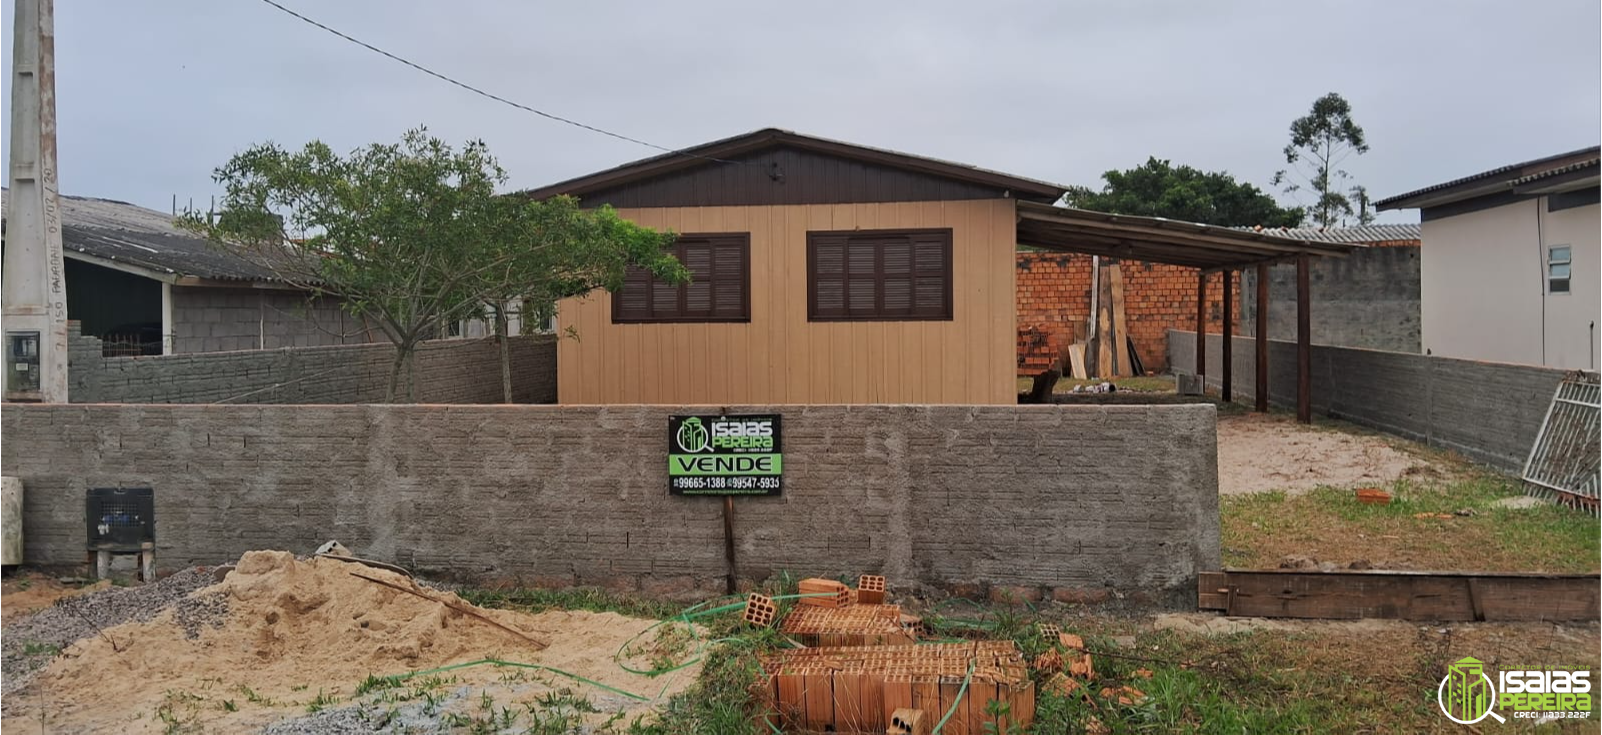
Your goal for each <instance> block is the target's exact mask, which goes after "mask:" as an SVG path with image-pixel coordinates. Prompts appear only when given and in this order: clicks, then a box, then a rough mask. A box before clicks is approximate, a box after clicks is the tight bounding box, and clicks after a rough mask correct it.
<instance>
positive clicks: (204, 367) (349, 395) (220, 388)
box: [68, 323, 556, 404]
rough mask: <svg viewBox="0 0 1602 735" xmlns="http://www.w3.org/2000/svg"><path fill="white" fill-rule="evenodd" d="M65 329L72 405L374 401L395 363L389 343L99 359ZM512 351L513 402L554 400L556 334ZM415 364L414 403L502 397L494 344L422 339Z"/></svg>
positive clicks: (96, 344)
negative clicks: (68, 349) (68, 336)
mask: <svg viewBox="0 0 1602 735" xmlns="http://www.w3.org/2000/svg"><path fill="white" fill-rule="evenodd" d="M70 329H71V334H70V340H69V347H70V365H69V367H68V375H69V379H70V380H71V385H70V387H69V393H68V395H69V399H70V400H71V401H72V402H73V403H219V402H224V403H336V404H342V403H378V402H381V401H383V400H384V393H385V389H386V388H387V387H388V384H389V371H390V364H391V363H392V362H393V361H394V358H395V348H394V346H393V345H391V344H389V343H388V342H385V343H383V344H370V345H330V346H324V347H288V348H283V349H276V350H238V351H233V352H202V353H190V354H179V355H152V356H145V357H103V356H101V344H100V340H98V339H95V338H94V337H84V336H81V335H80V334H78V331H77V330H78V327H77V324H76V323H70ZM510 350H511V363H512V397H513V400H514V402H517V403H555V402H556V342H555V338H554V337H549V336H543V335H539V336H528V337H512V338H511V343H510ZM414 361H415V373H416V402H418V403H500V402H502V400H503V398H504V396H503V393H502V390H501V363H500V346H499V345H498V344H496V342H495V340H494V339H491V338H483V339H446V340H435V341H431V342H424V343H423V344H422V345H421V346H419V347H418V348H417V353H416V356H415V358H414ZM397 400H405V399H404V398H399V399H397Z"/></svg>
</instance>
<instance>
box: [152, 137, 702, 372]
mask: <svg viewBox="0 0 1602 735" xmlns="http://www.w3.org/2000/svg"><path fill="white" fill-rule="evenodd" d="M506 178H507V177H506V172H505V171H503V170H502V169H501V167H500V166H499V164H497V163H496V162H495V159H494V158H493V157H492V156H490V154H489V151H488V148H487V147H486V146H485V144H484V143H483V142H482V141H471V142H469V143H467V144H466V145H465V146H463V147H462V149H461V150H460V151H457V150H455V149H453V148H452V147H451V146H450V145H448V144H446V143H445V142H444V141H441V140H440V139H438V138H434V137H432V136H429V135H428V134H427V131H426V130H424V129H422V128H418V129H416V130H411V131H408V132H407V133H406V134H405V135H404V136H403V137H402V138H401V141H400V142H399V143H396V144H374V145H370V146H366V147H363V148H359V149H357V150H355V151H353V152H351V153H350V154H349V155H347V156H340V155H338V154H336V153H334V152H333V150H332V149H331V148H330V147H329V146H328V145H327V144H325V143H322V142H320V141H313V142H311V143H308V144H306V145H305V147H303V148H302V149H301V150H299V151H290V150H286V149H284V148H281V147H279V146H278V145H276V144H273V143H265V144H261V145H257V146H253V147H251V148H250V149H248V150H246V151H244V152H243V153H239V154H238V155H235V156H234V157H233V158H232V159H231V160H229V162H228V163H227V164H225V165H223V166H222V167H221V168H218V169H217V170H216V172H215V179H216V181H217V182H218V183H219V184H221V185H223V187H224V190H225V192H224V194H223V198H222V208H221V215H220V216H217V217H212V216H211V215H209V214H207V213H198V212H190V213H186V214H185V215H184V216H183V217H182V218H181V219H180V224H181V225H182V226H185V227H187V228H189V229H192V230H194V231H197V232H200V233H201V234H204V235H206V236H207V237H209V238H210V239H212V240H213V241H214V242H216V243H218V245H219V247H225V248H228V249H229V250H230V251H232V252H234V253H236V254H238V255H240V256H242V257H244V258H245V259H247V260H249V261H251V262H253V263H256V264H257V265H260V266H262V267H264V268H266V269H268V270H270V271H271V272H272V273H274V274H275V275H276V276H277V277H278V278H280V279H282V280H283V281H284V282H285V283H288V284H290V285H292V286H295V287H297V288H299V289H302V290H304V291H306V292H307V293H308V294H309V296H308V298H317V297H333V298H336V299H338V300H339V302H340V303H341V305H342V307H343V308H344V309H345V310H346V311H347V312H348V313H350V314H351V315H352V316H354V317H357V318H358V319H361V320H362V321H364V322H367V323H372V324H376V325H377V326H378V327H379V328H380V329H381V330H382V332H383V333H384V335H385V336H386V337H388V338H389V340H390V341H391V342H392V343H394V345H395V359H394V361H393V363H392V364H391V368H390V375H389V385H388V389H387V390H386V392H385V400H386V401H387V402H394V401H395V400H396V399H397V397H398V396H399V394H400V388H401V385H400V379H401V376H402V375H403V374H404V375H405V376H406V377H407V381H406V396H407V398H408V399H414V398H415V395H414V386H415V380H413V375H412V373H413V372H414V369H413V368H412V363H413V359H412V358H413V356H414V352H415V350H416V347H417V345H418V343H419V342H421V341H423V340H425V339H429V338H432V337H435V336H437V335H438V334H440V333H441V332H442V331H444V329H445V328H446V325H448V324H450V323H452V322H455V321H458V320H460V319H464V318H468V317H473V316H478V315H480V314H482V313H483V308H484V305H485V304H486V303H495V304H504V303H506V302H507V301H509V300H511V299H513V298H522V297H527V298H530V299H532V300H534V301H535V302H536V303H548V304H554V303H555V302H556V300H558V299H561V298H566V297H569V296H578V295H581V294H584V293H587V292H589V291H590V290H592V289H596V288H607V289H614V288H619V287H621V285H622V283H623V276H624V273H625V271H626V269H627V268H628V267H629V266H639V267H643V268H645V269H647V270H649V271H650V272H651V273H652V274H653V275H655V276H657V277H659V278H662V279H664V280H666V281H668V282H673V283H679V282H682V281H684V280H685V278H686V277H687V273H686V271H685V269H684V267H683V266H682V265H680V264H679V263H678V261H677V260H675V259H674V258H673V257H672V256H671V255H669V254H668V251H667V250H666V246H667V245H669V244H671V243H672V242H673V237H674V236H673V234H672V233H663V232H657V231H655V230H651V229H649V228H645V227H640V226H638V225H635V224H633V223H630V222H627V221H625V220H623V219H622V218H620V217H618V215H617V213H616V212H615V211H613V210H612V209H611V208H609V207H602V208H599V209H593V210H585V209H580V208H579V206H578V202H577V201H576V200H574V199H572V198H569V197H556V198H553V199H549V200H546V201H531V200H529V199H527V198H525V197H522V196H517V195H502V194H498V193H496V187H497V186H499V185H502V184H504V183H505V181H506ZM504 337H505V335H504V333H503V335H502V338H503V343H504ZM503 349H504V348H503ZM503 355H504V352H503ZM505 373H506V366H505V365H504V364H503V375H504V374H505ZM504 382H505V381H504V379H503V383H504ZM508 393H509V391H508ZM507 398H508V400H509V399H510V395H508V396H507Z"/></svg>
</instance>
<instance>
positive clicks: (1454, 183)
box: [1374, 146, 1602, 209]
mask: <svg viewBox="0 0 1602 735" xmlns="http://www.w3.org/2000/svg"><path fill="white" fill-rule="evenodd" d="M1599 152H1602V146H1591V147H1590V148H1581V149H1579V150H1573V151H1569V152H1567V153H1559V154H1557V155H1555V156H1545V157H1543V158H1537V159H1534V160H1530V161H1524V162H1523V163H1515V164H1512V165H1510V166H1499V167H1497V168H1493V169H1491V170H1489V171H1481V172H1480V173H1477V174H1474V175H1472V176H1464V177H1463V178H1461V179H1453V180H1451V181H1448V182H1445V183H1442V184H1435V185H1434V186H1426V187H1424V188H1422V189H1415V190H1413V191H1410V192H1407V193H1405V194H1397V195H1396V196H1392V197H1386V198H1384V199H1381V200H1379V201H1377V202H1374V206H1375V207H1376V208H1378V209H1395V208H1399V206H1398V205H1403V206H1405V203H1406V201H1407V200H1409V199H1413V198H1416V197H1419V196H1422V195H1424V194H1433V193H1436V192H1441V191H1445V190H1447V189H1452V188H1455V187H1459V186H1463V185H1465V184H1472V183H1475V182H1486V183H1491V182H1493V181H1494V180H1495V179H1497V178H1498V177H1500V178H1502V179H1505V180H1509V181H1511V180H1512V179H1516V178H1519V177H1520V176H1522V175H1525V172H1526V170H1527V169H1529V168H1530V167H1538V166H1542V165H1545V164H1548V163H1552V162H1556V161H1561V160H1564V159H1567V158H1574V157H1577V156H1588V157H1589V158H1595V157H1596V156H1597V154H1598V153H1599ZM1529 173H1530V174H1531V175H1536V174H1539V173H1542V172H1540V171H1534V172H1529Z"/></svg>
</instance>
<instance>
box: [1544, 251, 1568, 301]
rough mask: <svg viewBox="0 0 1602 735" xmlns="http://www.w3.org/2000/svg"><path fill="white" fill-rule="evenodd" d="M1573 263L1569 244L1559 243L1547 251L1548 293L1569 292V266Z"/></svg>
mask: <svg viewBox="0 0 1602 735" xmlns="http://www.w3.org/2000/svg"><path fill="white" fill-rule="evenodd" d="M1571 265H1572V263H1571V260H1570V256H1569V246H1567V245H1557V246H1554V247H1552V248H1551V249H1549V250H1547V251H1546V290H1547V292H1548V293H1568V292H1569V268H1570V266H1571Z"/></svg>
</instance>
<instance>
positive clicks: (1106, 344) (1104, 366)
mask: <svg viewBox="0 0 1602 735" xmlns="http://www.w3.org/2000/svg"><path fill="white" fill-rule="evenodd" d="M1104 271H1105V269H1104ZM1098 280H1100V281H1101V283H1100V285H1099V286H1098V290H1099V291H1100V292H1101V296H1100V297H1099V298H1098V299H1097V300H1098V301H1099V302H1100V303H1099V304H1098V305H1097V307H1096V370H1095V374H1094V375H1092V376H1091V377H1095V378H1112V377H1116V376H1117V375H1118V370H1117V367H1116V366H1115V365H1113V348H1112V345H1113V338H1114V335H1113V333H1112V311H1111V309H1109V308H1108V306H1109V304H1108V303H1107V302H1109V301H1111V300H1112V296H1111V293H1112V289H1111V288H1110V287H1109V286H1108V284H1107V278H1106V273H1105V272H1103V273H1102V278H1100V279H1098Z"/></svg>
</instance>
